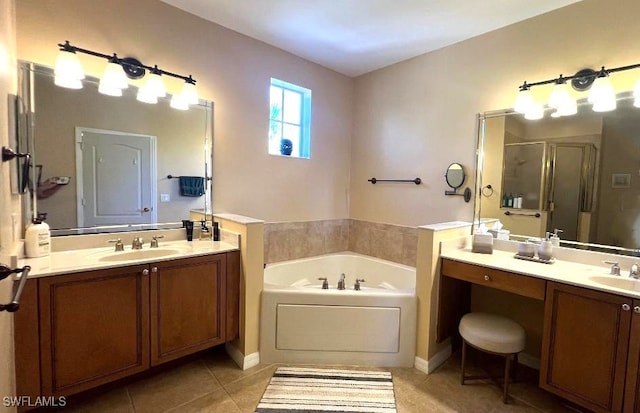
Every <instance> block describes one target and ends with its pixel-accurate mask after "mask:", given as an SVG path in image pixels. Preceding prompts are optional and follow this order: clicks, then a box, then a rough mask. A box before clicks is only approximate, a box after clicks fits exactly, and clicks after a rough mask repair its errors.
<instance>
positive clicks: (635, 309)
mask: <svg viewBox="0 0 640 413" xmlns="http://www.w3.org/2000/svg"><path fill="white" fill-rule="evenodd" d="M633 312H634V313H640V305H637V306H635V307H633Z"/></svg>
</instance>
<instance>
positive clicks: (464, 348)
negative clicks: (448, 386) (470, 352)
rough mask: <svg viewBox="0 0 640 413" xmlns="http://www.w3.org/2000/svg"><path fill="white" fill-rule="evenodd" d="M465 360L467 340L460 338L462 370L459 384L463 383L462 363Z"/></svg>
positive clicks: (463, 363) (462, 368)
mask: <svg viewBox="0 0 640 413" xmlns="http://www.w3.org/2000/svg"><path fill="white" fill-rule="evenodd" d="M466 361H467V341H466V340H465V339H462V367H461V370H462V372H461V373H460V385H464V365H465V363H466Z"/></svg>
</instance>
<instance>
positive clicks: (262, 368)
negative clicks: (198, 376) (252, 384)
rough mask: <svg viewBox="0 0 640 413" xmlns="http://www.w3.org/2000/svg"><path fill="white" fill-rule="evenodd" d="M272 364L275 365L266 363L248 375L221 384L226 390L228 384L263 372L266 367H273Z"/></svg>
mask: <svg viewBox="0 0 640 413" xmlns="http://www.w3.org/2000/svg"><path fill="white" fill-rule="evenodd" d="M272 366H275V364H265V365H264V367H261V368H259V369H258V370H256V371H254V372H253V373H249V374H247V375H246V376H242V377H238V378H237V379H234V380H232V381H230V382H229V383H225V384H222V383H220V384H221V385H222V387H224V388H225V390H226V387H227V386H231V385H232V384H236V383H238V382H239V381H241V380H244V379H247V378H249V377H252V376H255V375H256V374H258V373H260V372H262V371H263V370H265V369H267V368H269V367H272Z"/></svg>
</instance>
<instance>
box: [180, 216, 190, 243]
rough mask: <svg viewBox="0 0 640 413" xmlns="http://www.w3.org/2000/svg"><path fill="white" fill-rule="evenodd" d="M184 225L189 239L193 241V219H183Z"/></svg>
mask: <svg viewBox="0 0 640 413" xmlns="http://www.w3.org/2000/svg"><path fill="white" fill-rule="evenodd" d="M182 226H183V227H184V228H185V229H186V231H187V241H193V221H189V220H188V219H183V220H182Z"/></svg>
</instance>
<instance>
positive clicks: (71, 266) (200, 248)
mask: <svg viewBox="0 0 640 413" xmlns="http://www.w3.org/2000/svg"><path fill="white" fill-rule="evenodd" d="M237 249H238V247H236V246H235V245H233V244H230V243H227V242H223V241H211V240H193V241H167V242H160V245H159V247H158V249H157V250H156V249H155V248H149V246H148V244H145V245H144V247H143V249H142V250H135V251H146V250H155V251H156V252H157V253H160V254H162V253H164V252H166V253H167V254H166V255H163V256H160V257H157V256H156V257H151V258H142V259H133V260H131V259H124V260H119V259H118V258H119V257H118V254H125V255H123V257H126V255H127V253H131V251H132V250H131V246H125V250H124V251H121V252H115V251H114V247H113V246H110V247H106V248H89V249H78V250H71V251H60V252H52V253H51V254H49V255H48V256H46V257H41V258H25V259H21V260H19V261H18V265H19V266H20V267H22V266H24V265H28V266H30V267H31V271H30V272H29V276H28V278H37V277H47V276H51V275H58V274H69V273H74V272H82V271H91V270H99V269H105V268H117V267H124V266H128V265H139V264H148V263H151V262H160V261H168V260H175V259H179V258H188V257H196V256H201V255H209V254H217V253H223V252H227V251H234V250H237ZM16 278H17V279H19V278H20V276H19V275H18V276H16Z"/></svg>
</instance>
